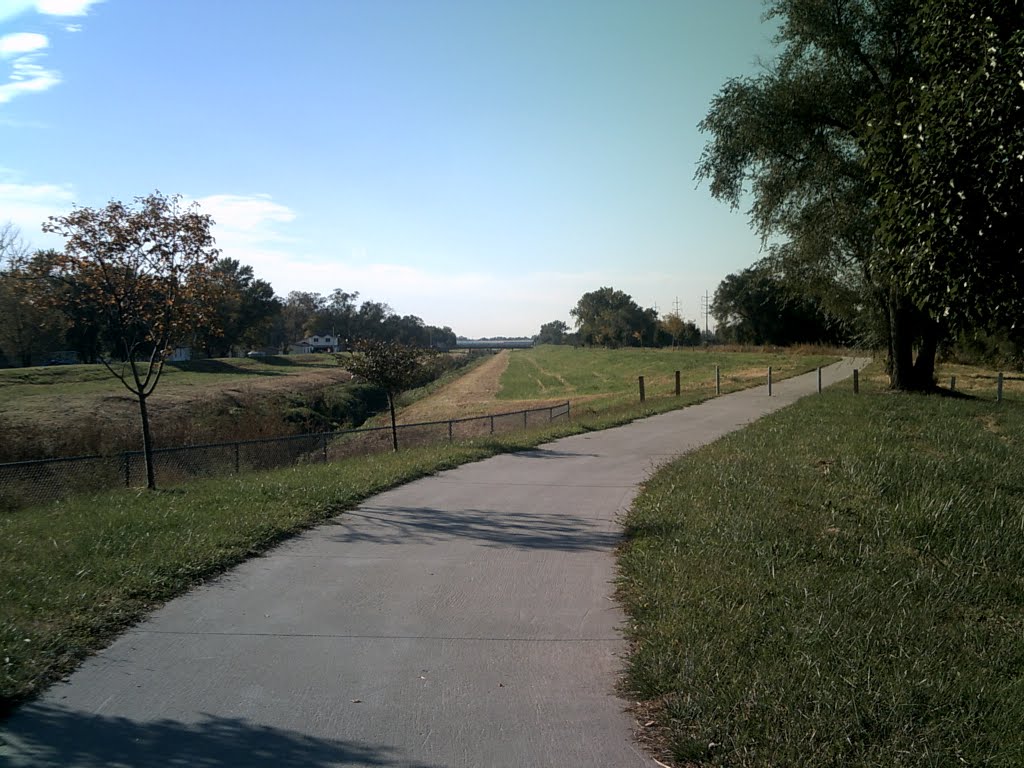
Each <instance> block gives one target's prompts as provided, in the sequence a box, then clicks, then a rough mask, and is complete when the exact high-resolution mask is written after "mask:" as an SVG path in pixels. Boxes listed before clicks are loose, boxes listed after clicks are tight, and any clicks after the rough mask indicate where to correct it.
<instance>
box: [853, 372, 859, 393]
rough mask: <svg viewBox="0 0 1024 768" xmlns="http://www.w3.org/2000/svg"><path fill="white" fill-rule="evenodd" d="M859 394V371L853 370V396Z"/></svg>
mask: <svg viewBox="0 0 1024 768" xmlns="http://www.w3.org/2000/svg"><path fill="white" fill-rule="evenodd" d="M859 393H860V371H858V370H857V369H856V368H854V369H853V394H855V395H856V394H859Z"/></svg>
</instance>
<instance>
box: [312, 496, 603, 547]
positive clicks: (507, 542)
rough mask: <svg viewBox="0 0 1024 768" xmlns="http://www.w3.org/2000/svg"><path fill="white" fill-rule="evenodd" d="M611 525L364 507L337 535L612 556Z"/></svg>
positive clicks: (347, 516) (349, 539)
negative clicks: (607, 553)
mask: <svg viewBox="0 0 1024 768" xmlns="http://www.w3.org/2000/svg"><path fill="white" fill-rule="evenodd" d="M606 522H607V521H605V520H590V519H587V518H583V517H578V516H576V515H568V514H559V515H558V516H557V517H556V516H554V515H547V514H535V513H532V512H495V511H488V510H485V509H460V510H458V511H457V512H451V511H448V510H443V509H432V508H430V507H365V506H364V507H360V508H359V509H356V510H352V511H351V512H346V513H344V514H343V515H342V516H341V518H340V519H339V520H338V521H337V523H336V524H337V525H338V526H339V527H341V528H343V529H344V530H343V531H341V532H338V533H335V534H333V535H332V536H331V538H332V539H334V540H335V541H339V542H344V543H355V542H370V543H373V544H409V543H417V544H429V543H434V542H441V541H452V540H456V539H472V540H474V541H478V542H481V543H482V544H483V545H484V546H489V547H502V548H509V547H514V548H518V549H527V550H544V549H550V550H557V551H561V552H599V551H611V550H613V549H614V548H615V547H616V546H618V544H619V543H620V542H621V540H622V537H621V535H620V534H619V532H618V531H608V530H602V529H601V528H600V527H599V526H603V525H604V524H606Z"/></svg>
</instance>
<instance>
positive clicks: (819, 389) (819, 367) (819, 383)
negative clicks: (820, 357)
mask: <svg viewBox="0 0 1024 768" xmlns="http://www.w3.org/2000/svg"><path fill="white" fill-rule="evenodd" d="M818 394H819V395H820V394H821V366H820V365H819V366H818Z"/></svg>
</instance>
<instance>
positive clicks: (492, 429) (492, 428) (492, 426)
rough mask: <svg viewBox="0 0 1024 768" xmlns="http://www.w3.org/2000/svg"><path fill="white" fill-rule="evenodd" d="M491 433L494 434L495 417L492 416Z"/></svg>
mask: <svg viewBox="0 0 1024 768" xmlns="http://www.w3.org/2000/svg"><path fill="white" fill-rule="evenodd" d="M491 434H492V435H493V434H494V417H493V416H491Z"/></svg>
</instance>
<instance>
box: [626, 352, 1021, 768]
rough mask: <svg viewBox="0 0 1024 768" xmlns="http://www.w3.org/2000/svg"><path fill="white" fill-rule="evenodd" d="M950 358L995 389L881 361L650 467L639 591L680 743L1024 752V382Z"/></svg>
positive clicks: (652, 716)
mask: <svg viewBox="0 0 1024 768" xmlns="http://www.w3.org/2000/svg"><path fill="white" fill-rule="evenodd" d="M951 372H958V374H959V375H958V380H957V388H958V389H962V388H964V387H965V386H971V387H976V388H978V393H979V398H978V399H968V398H953V397H943V396H940V395H928V396H924V395H898V394H891V393H887V392H885V391H884V390H883V387H882V384H881V383H880V382H879V381H878V377H877V375H876V376H874V377H871V378H869V380H868V381H866V382H865V383H864V387H863V389H862V393H861V394H860V395H859V396H854V395H853V394H852V392H851V390H850V388H849V386H848V385H844V386H841V387H837V388H834V389H832V390H830V391H827V392H826V393H825V394H824V395H823V396H822V397H815V398H808V399H806V400H803V401H801V402H800V403H798V404H797V405H795V406H793V407H791V408H789V409H787V410H785V411H783V412H780V413H778V414H775V415H773V416H770V417H767V418H765V419H764V420H762V421H760V422H758V423H756V424H755V425H753V426H751V427H750V428H748V429H745V430H743V431H742V432H739V433H736V434H734V435H731V436H729V437H727V438H725V439H723V440H721V441H719V442H717V443H715V444H713V445H711V446H708V447H707V448H705V449H703V450H701V451H699V452H697V453H695V454H693V455H691V456H689V457H687V458H684V459H682V460H680V461H678V462H676V463H674V464H673V465H671V466H670V467H668V468H665V469H663V470H662V471H660V472H659V473H657V475H656V476H655V477H654V478H652V479H651V480H650V481H649V482H648V484H647V485H646V487H645V489H644V490H643V492H642V493H641V495H640V496H639V497H638V498H637V500H636V502H635V505H634V507H633V509H632V511H631V513H630V514H629V517H628V520H627V535H628V542H627V544H626V545H625V546H624V548H623V550H622V553H621V560H620V564H621V582H620V588H621V595H622V597H623V599H624V601H625V604H626V606H627V610H628V612H629V614H630V622H629V634H630V636H631V639H632V642H633V649H632V655H631V657H630V659H629V669H628V680H627V683H626V686H627V689H628V690H629V694H628V695H629V696H630V697H631V698H634V699H635V700H637V701H640V702H642V703H641V704H640V707H639V708H640V710H641V712H642V713H643V721H642V722H649V721H654V723H653V724H652V725H651V726H649V727H648V729H647V733H648V735H649V740H650V741H652V742H653V743H654V744H656V745H658V747H660V748H661V757H662V759H663V760H666V761H668V762H671V763H672V764H673V765H698V764H699V765H730V766H775V767H780V766H808V765H813V766H883V765H885V766H890V765H899V766H938V765H992V766H1007V767H1009V766H1020V765H1024V575H1022V574H1024V572H1022V570H1021V564H1022V562H1024V439H1022V438H1021V435H1022V434H1024V397H1022V395H1021V388H1022V387H1021V382H1020V381H1017V380H1013V381H1009V382H1008V384H1007V390H1006V400H1005V401H1004V402H1003V403H1001V404H999V403H995V402H994V394H995V377H994V374H991V373H980V374H979V373H978V372H976V371H969V370H968V369H959V370H956V369H945V370H943V371H942V372H941V380H943V381H945V382H946V383H947V384H948V381H949V373H951ZM968 382H970V384H968ZM981 395H983V396H984V398H985V399H984V400H983V399H980V396H981ZM656 748H657V747H656Z"/></svg>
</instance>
